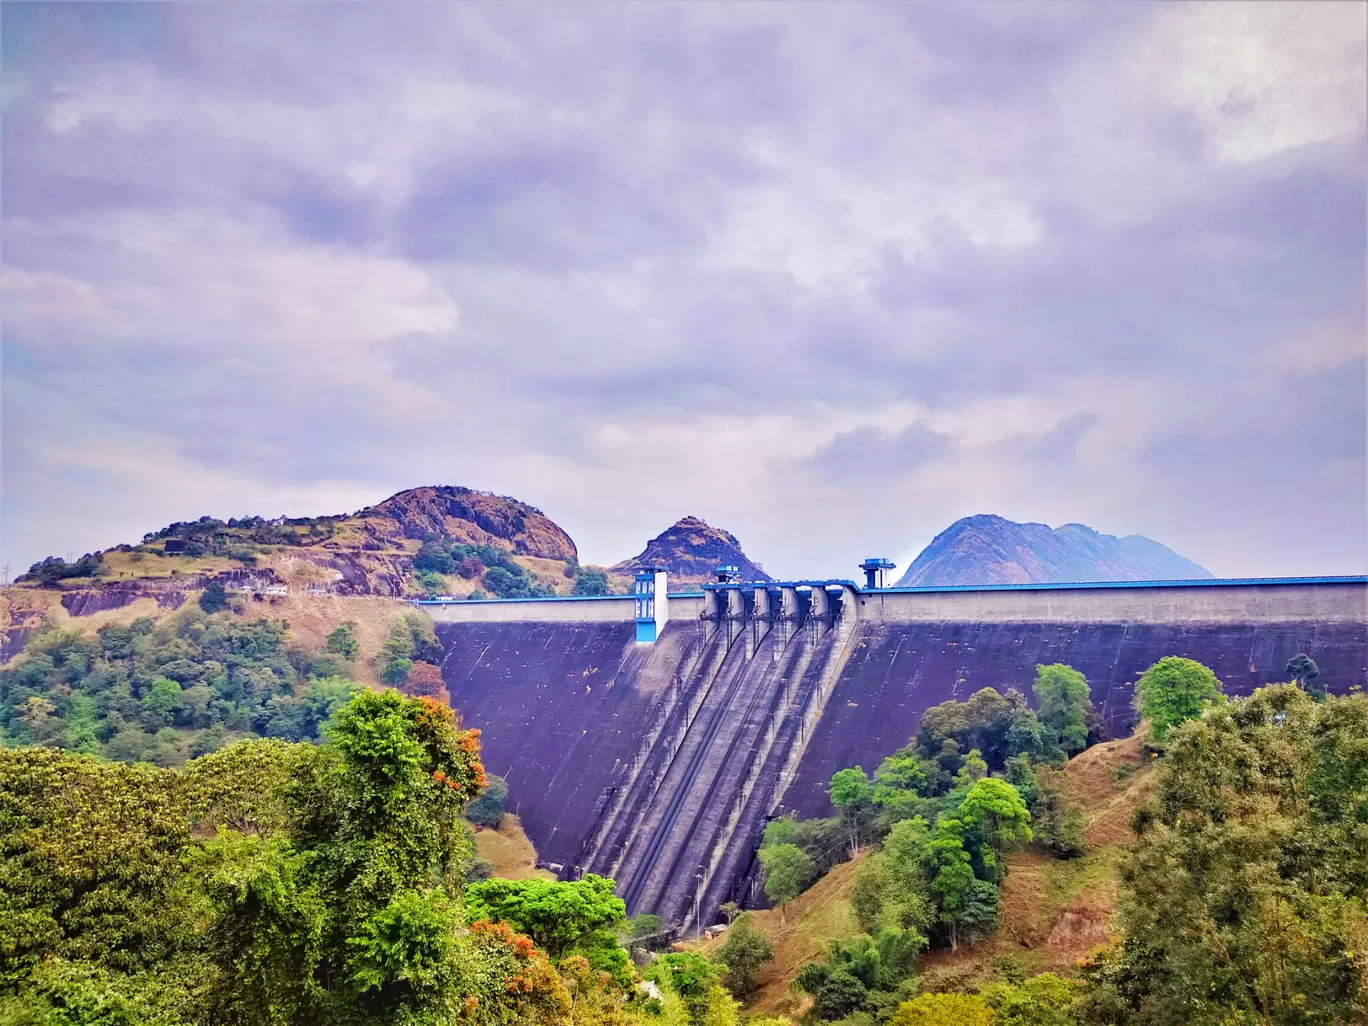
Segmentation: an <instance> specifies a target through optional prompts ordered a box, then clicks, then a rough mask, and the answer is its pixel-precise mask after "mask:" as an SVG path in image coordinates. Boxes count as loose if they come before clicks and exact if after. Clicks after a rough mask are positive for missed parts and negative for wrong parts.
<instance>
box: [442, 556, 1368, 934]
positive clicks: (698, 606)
mask: <svg viewBox="0 0 1368 1026" xmlns="http://www.w3.org/2000/svg"><path fill="white" fill-rule="evenodd" d="M425 608H426V609H427V610H428V611H429V612H430V613H431V614H432V615H433V619H434V620H435V621H436V625H437V634H438V637H439V638H440V639H441V641H442V643H443V645H444V646H445V649H446V656H445V659H444V663H443V667H442V672H443V677H444V678H445V680H446V683H447V686H448V689H449V691H450V695H451V702H452V705H453V706H455V707H456V708H457V709H459V710H460V711H461V713H462V715H463V716H464V718H465V721H466V723H467V724H468V725H470V726H474V727H479V728H480V729H481V731H482V732H483V738H482V740H483V743H484V751H485V764H486V766H487V768H488V769H489V770H490V771H491V772H494V773H498V774H501V775H503V776H505V777H507V778H508V782H509V791H510V795H509V808H510V811H513V812H515V813H517V814H518V815H519V816H520V817H521V819H522V822H523V826H524V828H525V829H526V831H527V833H528V836H529V837H530V838H531V840H532V842H533V843H534V844H535V845H536V847H537V851H538V853H539V854H540V856H541V858H542V859H543V860H544V861H545V862H547V863H552V864H554V865H555V867H557V869H558V872H560V874H561V875H562V876H564V877H574V876H578V875H579V874H581V873H584V872H597V873H602V874H605V875H610V876H613V877H614V879H616V880H617V883H618V893H619V894H620V895H621V896H622V897H623V898H624V900H626V902H627V905H628V910H629V912H631V913H633V914H636V913H640V912H655V913H656V914H658V915H660V916H661V917H662V918H663V919H664V920H665V921H666V922H667V923H672V924H676V925H682V924H687V923H691V922H694V921H696V918H698V917H701V919H702V920H703V921H704V922H711V921H713V920H714V919H715V918H716V914H717V913H716V909H717V906H718V905H719V904H721V903H722V902H723V901H726V900H729V899H731V898H740V897H742V895H741V894H740V893H738V888H739V887H741V886H742V883H743V881H744V880H745V879H746V878H747V876H748V873H749V867H750V863H751V859H752V855H753V852H754V849H755V846H756V845H757V844H758V842H759V838H760V833H761V831H762V829H763V825H764V822H765V818H766V817H767V816H769V815H771V814H774V813H775V812H778V811H789V810H796V811H798V812H800V813H801V814H803V815H805V816H816V815H830V814H831V809H830V805H829V803H828V801H827V798H826V785H827V781H828V780H829V779H830V777H831V774H832V773H833V772H835V771H836V770H837V769H841V768H843V767H845V766H852V765H857V764H859V765H863V766H864V767H865V768H866V769H867V770H872V769H873V767H874V766H876V765H877V764H878V762H879V761H880V760H881V759H882V758H883V757H884V756H885V755H887V754H889V753H890V752H892V751H893V750H894V749H896V748H898V747H900V746H902V745H904V744H906V743H907V741H908V740H909V738H911V737H912V735H913V734H914V733H915V732H916V729H917V725H918V723H919V721H920V719H921V715H922V713H923V712H924V711H925V710H926V709H927V708H929V707H930V706H932V705H935V704H936V703H938V702H943V701H946V700H948V699H951V698H965V697H968V695H970V694H972V693H973V692H974V691H976V690H978V689H979V688H982V687H994V688H998V689H999V690H1005V689H1006V688H1008V687H1016V688H1019V689H1020V690H1021V691H1023V692H1024V693H1025V694H1026V695H1027V696H1028V697H1029V695H1030V686H1031V684H1032V682H1033V681H1034V679H1035V666H1036V664H1037V663H1052V662H1063V663H1068V664H1069V665H1071V666H1073V667H1075V668H1076V669H1078V670H1079V671H1081V672H1082V673H1083V674H1084V676H1086V677H1087V679H1088V682H1089V685H1090V687H1091V690H1092V698H1093V702H1094V703H1095V704H1096V705H1097V706H1098V708H1099V709H1100V710H1101V711H1102V714H1103V717H1104V719H1105V721H1106V723H1107V725H1108V728H1109V730H1110V731H1111V732H1112V733H1113V734H1120V733H1123V732H1125V731H1126V730H1127V729H1128V728H1129V725H1130V723H1131V722H1132V719H1133V713H1132V712H1131V701H1132V697H1133V685H1134V682H1135V680H1136V679H1137V677H1138V676H1139V675H1140V674H1141V673H1143V672H1144V670H1145V669H1146V668H1148V667H1149V666H1150V665H1152V664H1153V663H1154V662H1155V661H1157V660H1158V659H1160V658H1162V657H1163V656H1166V655H1179V656H1186V657H1188V658H1192V659H1196V660H1198V661H1200V662H1202V663H1205V664H1206V665H1208V666H1210V667H1211V668H1212V669H1213V670H1214V671H1215V672H1216V675H1217V676H1218V677H1219V678H1220V679H1221V680H1222V681H1223V683H1224V685H1225V690H1226V692H1227V693H1228V694H1232V695H1235V694H1246V693H1248V692H1249V691H1251V690H1253V689H1254V688H1256V687H1259V686H1261V685H1263V684H1267V683H1271V682H1276V681H1281V680H1283V679H1285V676H1286V674H1285V672H1284V668H1285V666H1286V663H1287V660H1288V659H1289V658H1291V657H1292V656H1293V655H1295V654H1297V653H1298V652H1305V653H1307V654H1308V655H1310V656H1311V657H1312V658H1313V659H1315V660H1316V662H1317V663H1318V664H1319V666H1320V670H1321V677H1320V679H1319V680H1318V682H1317V683H1319V684H1321V685H1322V686H1324V687H1326V688H1327V689H1328V690H1331V691H1335V692H1343V691H1346V690H1348V689H1349V688H1351V687H1353V686H1355V685H1359V686H1363V685H1365V684H1368V579H1363V578H1354V579H1320V580H1314V581H1283V582H1268V581H1263V582H1202V584H1201V585H1196V584H1193V585H1172V584H1170V585H1161V586H1151V585H1127V586H1106V585H1104V586H1097V585H1088V586H1069V587H1061V586H1036V587H1032V586H1023V587H1015V588H1011V587H999V588H985V589H963V588H961V589H901V590H900V589H885V590H880V591H864V590H860V589H858V588H855V587H853V586H852V585H850V584H849V583H847V582H811V584H809V585H800V586H797V587H794V586H775V587H771V588H765V587H763V586H761V587H754V586H737V585H729V586H725V587H722V586H719V587H718V588H717V589H711V590H709V591H708V592H707V593H705V594H698V593H693V594H686V595H672V596H670V599H669V610H670V618H669V622H668V623H667V624H666V625H665V626H664V629H663V631H661V633H660V635H659V638H658V640H657V641H656V642H655V643H654V644H639V643H637V642H636V640H635V639H636V636H637V635H636V629H635V624H634V623H633V620H632V608H633V607H632V600H631V598H630V597H614V598H609V599H598V600H575V599H563V600H540V601H537V600H532V601H520V600H510V601H504V602H474V603H472V602H463V603H442V604H438V603H434V604H425Z"/></svg>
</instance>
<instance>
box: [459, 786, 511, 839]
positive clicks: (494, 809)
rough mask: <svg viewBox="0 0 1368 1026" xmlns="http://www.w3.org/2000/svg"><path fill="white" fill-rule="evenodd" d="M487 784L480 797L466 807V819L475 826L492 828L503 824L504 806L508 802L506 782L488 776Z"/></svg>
mask: <svg viewBox="0 0 1368 1026" xmlns="http://www.w3.org/2000/svg"><path fill="white" fill-rule="evenodd" d="M488 780H489V783H488V784H486V785H485V789H484V790H483V791H481V792H480V796H479V797H478V798H476V799H475V800H474V801H472V802H471V803H470V804H469V805H467V806H466V810H465V814H466V819H468V820H470V821H471V822H472V823H474V824H475V825H476V826H484V827H494V828H497V827H498V825H499V824H500V823H501V822H503V818H504V806H505V805H506V804H507V802H508V781H506V780H505V779H504V778H503V777H500V776H496V775H495V774H492V773H491V774H488Z"/></svg>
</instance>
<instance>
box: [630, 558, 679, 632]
mask: <svg viewBox="0 0 1368 1026" xmlns="http://www.w3.org/2000/svg"><path fill="white" fill-rule="evenodd" d="M632 598H633V599H634V600H635V602H636V639H637V641H639V642H643V643H645V644H651V643H652V642H654V641H655V640H656V639H657V638H658V637H660V633H661V631H663V630H664V629H665V623H666V621H668V620H669V606H670V599H669V595H668V594H667V592H666V572H665V568H664V567H645V568H643V569H642V570H640V571H638V572H637V574H636V577H635V579H634V580H633V582H632Z"/></svg>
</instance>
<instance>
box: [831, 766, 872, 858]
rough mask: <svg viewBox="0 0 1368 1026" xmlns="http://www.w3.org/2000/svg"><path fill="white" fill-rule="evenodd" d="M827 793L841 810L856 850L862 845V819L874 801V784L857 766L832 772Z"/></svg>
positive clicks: (851, 844)
mask: <svg viewBox="0 0 1368 1026" xmlns="http://www.w3.org/2000/svg"><path fill="white" fill-rule="evenodd" d="M827 794H828V795H829V796H830V797H831V804H832V805H834V806H836V808H837V809H839V810H840V812H841V818H842V819H843V820H844V821H845V825H846V829H847V831H849V833H850V848H851V850H852V851H854V850H855V849H856V848H858V847H859V846H860V826H861V821H862V820H863V819H864V818H865V817H866V816H867V814H868V812H869V810H870V807H871V806H872V805H873V803H874V786H873V785H872V784H871V783H870V781H869V777H867V776H865V771H864V770H863V769H861V768H860V767H859V766H856V767H854V768H853V769H843V770H837V771H836V772H835V773H834V774H832V777H831V785H830V786H829V787H828V788H827Z"/></svg>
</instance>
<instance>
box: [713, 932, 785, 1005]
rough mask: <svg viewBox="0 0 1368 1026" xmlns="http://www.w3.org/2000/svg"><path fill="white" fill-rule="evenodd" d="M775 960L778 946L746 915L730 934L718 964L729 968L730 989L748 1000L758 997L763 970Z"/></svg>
mask: <svg viewBox="0 0 1368 1026" xmlns="http://www.w3.org/2000/svg"><path fill="white" fill-rule="evenodd" d="M773 958H774V946H773V945H772V944H770V942H769V940H768V939H767V938H766V937H765V935H764V934H762V933H760V931H759V930H757V929H755V927H754V925H753V921H752V917H751V915H750V914H749V913H742V914H741V915H740V916H738V917H737V919H736V921H735V922H733V923H732V925H731V927H730V929H728V931H727V941H726V943H725V944H723V945H722V947H721V949H719V950H718V952H717V960H718V961H719V962H721V963H722V964H723V965H725V966H726V967H727V979H726V982H727V986H728V987H730V988H731V992H732V993H733V994H735V995H736V996H737V997H739V998H741V999H742V1000H745V999H747V998H749V997H750V996H751V995H752V994H753V993H755V986H756V982H757V980H758V978H759V974H760V969H761V967H762V966H764V965H765V964H766V963H767V962H769V961H771V960H772V959H773Z"/></svg>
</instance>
